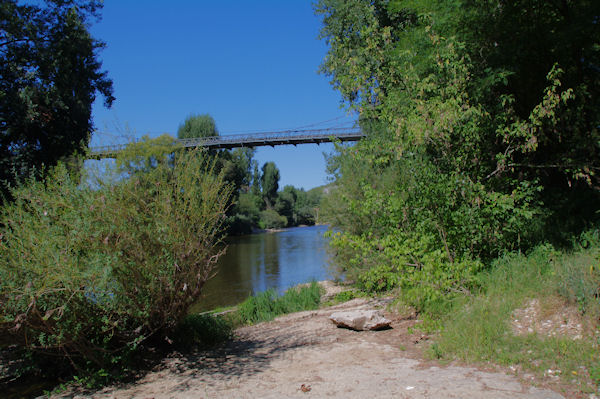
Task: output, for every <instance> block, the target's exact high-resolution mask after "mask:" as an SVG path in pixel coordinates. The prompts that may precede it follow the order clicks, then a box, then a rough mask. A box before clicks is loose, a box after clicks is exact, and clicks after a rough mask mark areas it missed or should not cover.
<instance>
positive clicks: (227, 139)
mask: <svg viewBox="0 0 600 399" xmlns="http://www.w3.org/2000/svg"><path fill="white" fill-rule="evenodd" d="M362 137H364V134H363V133H362V132H361V131H360V129H358V128H329V129H299V130H284V131H279V132H265V133H253V134H233V135H226V136H214V137H202V138H192V139H178V140H175V141H174V143H173V146H174V147H175V148H189V147H204V148H209V149H217V148H226V149H231V148H239V147H249V148H254V147H263V146H271V147H275V146H276V145H288V144H291V145H297V144H321V143H330V142H332V141H358V140H360V139H361V138H362ZM127 145H128V144H118V145H108V146H102V147H92V148H90V155H89V157H90V158H96V159H100V158H111V157H114V156H115V155H116V154H117V153H118V152H120V151H122V150H123V149H125V147H127Z"/></svg>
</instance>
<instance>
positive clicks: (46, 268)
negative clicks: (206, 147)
mask: <svg viewBox="0 0 600 399" xmlns="http://www.w3.org/2000/svg"><path fill="white" fill-rule="evenodd" d="M213 166H214V164H213V163H211V161H208V160H206V159H205V157H202V156H198V153H197V152H186V153H183V154H181V153H180V154H179V155H177V156H176V157H174V158H173V161H172V165H165V164H162V163H159V164H158V165H156V167H154V168H152V169H150V170H147V171H146V172H145V173H136V174H134V175H132V176H131V177H130V178H128V179H120V180H118V181H117V182H116V183H112V184H110V185H106V186H102V187H99V188H95V189H91V188H89V187H84V186H80V185H78V184H77V183H76V182H75V181H74V180H73V179H72V178H71V177H70V176H69V174H68V172H67V170H66V168H65V167H64V166H62V165H59V166H58V167H57V168H56V169H54V170H53V171H52V172H51V173H50V174H49V176H48V178H47V179H46V180H45V181H44V182H39V181H34V180H32V181H30V182H29V183H28V184H26V185H23V186H18V187H16V188H14V189H13V191H12V194H13V196H14V198H15V201H14V203H13V204H11V205H8V206H6V207H5V208H4V209H3V210H2V215H1V219H0V220H1V222H0V226H1V230H0V246H1V248H2V250H1V251H0V304H1V306H0V345H1V346H5V345H17V346H19V347H21V348H24V349H26V350H29V351H32V352H34V353H38V354H42V355H52V356H58V358H59V359H63V360H65V361H66V360H67V359H68V361H69V362H70V363H71V364H72V365H74V366H75V367H77V368H80V369H85V368H86V367H92V368H94V369H105V370H109V369H112V367H114V366H122V365H123V364H126V360H127V358H128V356H129V354H131V353H133V352H134V351H135V350H136V349H137V348H138V347H139V345H140V344H142V343H145V342H149V340H150V341H151V340H157V341H160V340H161V339H162V338H165V337H167V336H168V335H169V334H171V333H172V332H173V331H174V330H175V328H176V326H177V324H178V322H179V321H181V320H182V318H183V317H184V316H185V315H186V314H187V310H188V307H189V306H190V305H191V304H193V303H194V302H195V301H197V300H198V298H199V295H200V292H201V289H202V286H203V284H204V283H205V281H206V280H207V279H208V278H209V277H210V276H211V273H212V269H213V266H214V264H215V262H216V260H217V258H218V257H219V255H220V253H221V252H220V251H219V249H218V247H217V246H216V245H217V244H218V243H219V242H220V238H221V227H222V223H223V220H224V212H225V209H226V206H227V198H228V196H229V194H230V189H229V188H228V186H227V185H226V184H225V183H224V182H223V178H222V176H219V175H215V174H214V173H212V168H213ZM63 363H64V362H63Z"/></svg>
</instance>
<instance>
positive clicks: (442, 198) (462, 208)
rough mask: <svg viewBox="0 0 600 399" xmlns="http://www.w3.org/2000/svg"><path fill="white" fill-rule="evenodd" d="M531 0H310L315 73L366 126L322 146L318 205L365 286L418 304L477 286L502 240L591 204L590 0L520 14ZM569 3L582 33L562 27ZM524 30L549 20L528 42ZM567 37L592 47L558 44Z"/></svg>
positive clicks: (594, 202) (539, 232)
mask: <svg viewBox="0 0 600 399" xmlns="http://www.w3.org/2000/svg"><path fill="white" fill-rule="evenodd" d="M533 3H535V4H538V3H539V2H537V1H533V0H532V1H522V2H518V4H517V5H514V6H513V4H511V5H510V6H505V5H504V2H502V4H500V2H492V3H490V4H488V3H486V4H483V3H480V2H469V1H468V2H456V1H430V2H415V1H403V0H396V1H389V2H388V1H366V0H352V1H341V0H321V1H319V2H317V4H316V12H317V14H319V15H321V16H322V17H323V22H324V26H323V29H322V33H321V35H322V38H324V39H326V41H327V43H328V44H329V47H330V48H329V52H328V54H327V56H326V58H325V60H324V62H323V65H322V72H323V73H325V74H327V75H329V76H330V77H331V83H332V85H333V86H334V87H335V88H337V89H338V90H339V91H340V93H341V94H342V96H343V98H344V100H345V101H346V103H347V105H348V107H349V108H350V109H353V110H355V111H357V112H358V113H359V115H360V119H359V120H360V125H361V128H362V129H363V131H365V132H366V133H367V138H366V139H364V140H361V142H360V143H358V144H357V145H356V146H354V147H346V146H342V145H339V146H338V147H337V149H336V153H335V154H333V155H332V156H331V157H330V158H329V171H330V173H331V174H332V175H333V176H334V178H335V179H336V189H335V190H334V191H333V193H334V194H333V195H332V196H330V198H328V200H327V202H328V205H326V209H325V210H324V211H325V213H326V214H328V215H329V218H330V220H331V221H332V223H333V225H334V227H336V228H338V229H340V230H341V232H342V233H341V234H336V235H334V236H333V237H332V245H333V246H334V249H335V251H336V253H337V254H338V260H339V264H340V265H341V266H340V267H341V270H342V271H343V272H345V273H346V275H347V276H349V277H351V278H353V279H355V280H356V281H357V282H359V283H360V284H362V285H363V286H364V288H366V289H371V290H374V291H377V290H383V289H390V288H393V287H400V288H401V289H402V292H403V293H404V294H406V295H408V297H409V300H410V301H411V302H413V303H414V304H415V305H416V306H422V305H423V304H424V303H426V302H428V301H430V300H435V298H436V297H440V296H443V295H447V294H451V293H453V292H467V291H469V290H472V288H473V287H474V286H476V285H477V278H476V274H477V272H478V271H479V270H481V268H482V265H483V264H485V263H486V262H487V261H488V260H490V259H492V258H494V257H495V256H498V255H499V254H501V253H503V252H504V251H506V250H512V249H518V248H528V247H529V246H531V245H533V244H535V243H536V242H539V241H540V240H543V239H545V238H554V239H556V238H562V237H561V234H565V235H568V232H569V231H577V230H578V229H581V228H583V227H585V225H586V223H587V222H590V221H593V219H595V218H597V215H596V214H595V213H594V212H595V211H596V210H597V209H598V206H599V205H600V196H599V191H598V189H597V187H596V186H597V182H595V181H596V180H595V179H596V177H595V176H596V171H597V170H598V169H597V168H598V166H599V165H597V162H598V159H599V158H598V157H597V152H598V150H599V149H600V147H599V146H598V145H599V143H600V141H598V139H597V134H598V130H597V127H598V126H599V125H600V123H599V122H600V121H599V120H598V119H597V118H598V115H597V113H592V112H590V113H588V112H587V111H586V110H587V109H592V108H594V107H596V105H594V104H595V101H596V100H595V99H592V98H591V97H590V96H589V94H590V93H591V92H594V93H595V90H596V87H598V86H597V85H598V84H599V83H600V76H599V75H598V73H597V65H598V62H597V61H596V59H597V58H596V57H597V48H598V47H597V44H596V43H597V37H600V36H598V35H595V36H590V37H587V36H586V37H585V38H584V37H583V35H586V34H587V33H590V32H596V31H597V29H598V24H597V18H598V15H600V12H598V9H597V6H596V5H593V4H592V3H591V2H582V3H578V4H577V5H575V4H571V3H568V2H567V3H565V4H566V6H565V7H566V9H565V10H557V7H558V6H557V5H556V4H555V3H544V4H539V5H540V14H539V15H531V13H529V11H527V10H531V9H534V8H535V7H534V8H532V7H528V6H529V5H531V4H533ZM459 5H460V7H459ZM565 15H567V16H566V17H565ZM586 15H587V16H586ZM570 16H577V17H576V18H575V19H574V21H575V20H576V21H577V23H578V24H580V25H581V27H582V32H586V33H583V34H581V35H580V33H575V32H571V29H570V28H566V27H567V26H568V25H566V24H564V21H565V18H570ZM524 19H527V21H528V23H524V22H523V21H524ZM455 21H459V23H456V22H455ZM594 21H596V22H594ZM550 26H551V27H552V29H550ZM482 31H485V32H482ZM532 31H533V32H535V33H539V34H540V35H545V34H546V33H545V32H552V33H551V34H549V35H548V36H542V37H543V40H541V41H540V40H537V37H536V40H535V41H533V43H528V42H527V40H525V37H528V36H529V35H532V34H533V32H532ZM569 32H571V33H569ZM570 35H572V38H573V39H574V42H573V43H568V40H567V39H566V38H567V37H570ZM517 37H519V39H516V38H517ZM558 37H560V38H561V39H560V40H558V41H557V42H553V39H554V38H558ZM592 37H593V38H592ZM498 40H502V41H498ZM494 41H497V42H496V44H499V46H498V47H499V48H496V46H495V45H494V46H491V47H490V43H494ZM517 41H518V42H519V43H517ZM558 43H561V45H563V46H565V47H566V48H569V49H570V50H567V51H563V50H564V49H560V50H559V49H558V47H557V46H558V45H559V44H558ZM575 43H576V44H575ZM577 45H582V46H583V48H584V50H582V51H583V52H584V53H585V54H586V55H587V56H588V57H589V58H585V60H581V59H580V58H577V57H575V58H568V57H563V56H562V55H564V54H566V53H568V52H569V51H571V50H573V51H571V54H573V52H574V51H580V50H577V49H576V48H575V46H577ZM520 46H522V47H527V48H529V47H530V46H536V51H535V53H537V54H539V55H540V57H539V59H538V60H536V62H532V59H531V57H530V53H528V52H526V51H523V52H519V51H517V50H519V49H520ZM523 50H525V49H523ZM580 61H581V62H580ZM581 63H583V64H585V66H583V65H582V64H581ZM575 70H577V71H579V73H580V75H576V74H574V71H575ZM594 71H595V72H594ZM530 81H531V82H533V84H532V85H531V86H529V85H527V84H525V82H530ZM584 82H586V83H584ZM584 87H585V88H584ZM592 88H593V89H592ZM586 90H591V91H590V92H587V91H586ZM588 107H590V108H588ZM596 108H597V107H596ZM584 126H585V127H584ZM567 137H568V138H567ZM580 147H586V149H585V150H579V149H578V148H580ZM574 153H577V156H574V155H573V154H574ZM569 154H571V155H569ZM558 221H560V222H559V223H560V224H561V226H560V229H557V228H556V227H555V223H557V222H558Z"/></svg>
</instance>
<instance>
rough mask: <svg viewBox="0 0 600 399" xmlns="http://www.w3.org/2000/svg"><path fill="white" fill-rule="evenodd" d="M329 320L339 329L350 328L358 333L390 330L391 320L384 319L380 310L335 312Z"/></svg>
mask: <svg viewBox="0 0 600 399" xmlns="http://www.w3.org/2000/svg"><path fill="white" fill-rule="evenodd" d="M329 319H330V320H331V321H332V322H333V323H334V324H336V325H337V326H338V327H342V328H349V329H351V330H356V331H365V330H381V329H383V328H389V326H390V323H391V322H392V321H391V320H388V319H386V318H385V317H383V313H381V311H379V310H350V311H346V312H335V313H332V314H331V316H329Z"/></svg>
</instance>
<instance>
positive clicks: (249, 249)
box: [191, 226, 331, 312]
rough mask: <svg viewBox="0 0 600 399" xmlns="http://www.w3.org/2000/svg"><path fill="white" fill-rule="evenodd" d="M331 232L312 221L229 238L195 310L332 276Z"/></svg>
mask: <svg viewBox="0 0 600 399" xmlns="http://www.w3.org/2000/svg"><path fill="white" fill-rule="evenodd" d="M326 231H327V226H309V227H294V228H291V229H286V230H284V231H281V232H275V233H262V234H252V235H247V236H241V237H229V238H228V239H227V245H228V247H227V252H226V253H225V255H223V256H222V257H221V258H220V259H219V262H218V264H217V269H216V271H217V274H216V276H215V277H213V278H212V279H211V280H209V281H208V282H207V283H206V285H205V286H204V288H203V290H202V298H201V299H200V301H199V302H198V303H197V304H195V305H194V306H193V307H192V309H191V311H192V312H202V311H206V310H211V309H215V308H217V307H221V306H230V305H235V304H238V303H240V302H242V301H244V300H245V299H246V298H248V296H249V295H252V294H255V293H258V292H262V291H266V290H267V289H269V288H274V289H276V290H277V291H278V292H279V293H282V292H283V291H285V290H286V289H288V288H290V287H293V286H295V285H297V284H301V283H305V282H309V281H311V280H316V281H319V280H325V279H328V278H331V273H330V270H329V266H328V255H327V250H326V248H327V238H325V237H323V234H324V233H325V232H326Z"/></svg>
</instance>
